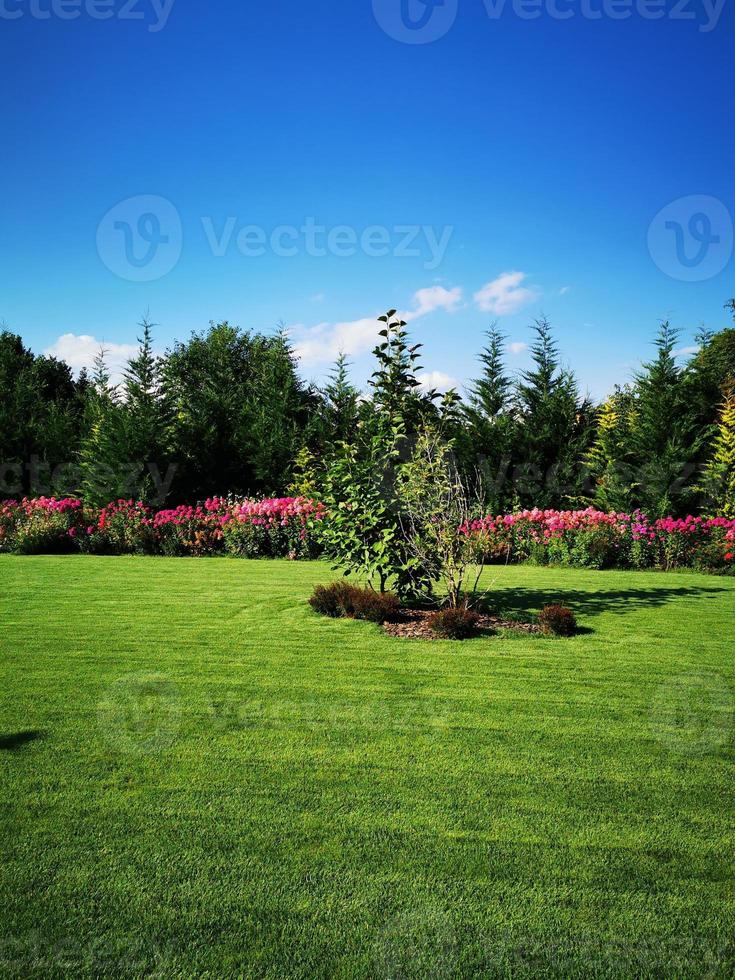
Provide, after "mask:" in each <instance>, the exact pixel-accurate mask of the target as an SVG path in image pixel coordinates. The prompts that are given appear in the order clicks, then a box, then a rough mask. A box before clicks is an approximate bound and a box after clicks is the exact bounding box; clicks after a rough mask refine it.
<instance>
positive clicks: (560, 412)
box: [514, 317, 593, 507]
mask: <svg viewBox="0 0 735 980" xmlns="http://www.w3.org/2000/svg"><path fill="white" fill-rule="evenodd" d="M534 330H535V333H536V340H535V343H534V344H533V346H532V347H531V356H532V359H533V363H534V366H533V368H532V369H531V370H529V371H526V372H524V374H523V375H522V376H521V380H520V382H519V383H518V386H517V390H516V401H517V407H518V414H519V416H520V420H521V423H522V429H521V431H520V437H519V440H518V442H519V456H518V458H517V463H516V466H515V467H514V490H515V492H516V493H517V495H518V499H519V502H520V503H522V504H524V505H526V506H538V507H557V506H562V505H568V504H570V503H572V502H574V501H575V500H576V499H578V498H579V496H580V494H581V492H582V488H583V482H584V472H583V470H582V469H581V467H580V466H579V462H580V458H581V457H582V455H583V454H584V453H585V452H586V451H587V449H588V448H589V443H590V441H591V434H592V418H593V411H592V405H591V402H589V400H588V399H585V400H584V401H580V397H579V390H578V386H577V381H576V379H575V377H574V375H573V374H572V372H571V371H569V370H568V369H565V368H562V367H561V364H560V360H559V350H558V347H557V345H556V342H555V341H554V338H553V335H552V332H551V325H550V324H549V321H548V320H547V319H546V317H542V318H541V319H539V320H537V321H536V323H535V326H534Z"/></svg>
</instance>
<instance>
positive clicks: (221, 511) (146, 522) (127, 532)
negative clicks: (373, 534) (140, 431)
mask: <svg viewBox="0 0 735 980" xmlns="http://www.w3.org/2000/svg"><path fill="white" fill-rule="evenodd" d="M323 516H324V507H323V506H322V505H321V504H319V503H316V502H315V501H312V500H306V499H304V498H302V497H284V498H279V499H273V500H245V501H242V500H241V501H234V500H226V499H224V498H220V497H213V498H211V499H209V500H207V501H205V502H204V503H203V504H197V505H196V506H193V507H192V506H186V505H182V506H180V507H175V508H172V509H168V510H159V511H153V510H151V508H149V507H146V506H145V504H142V503H140V502H138V501H135V500H116V501H113V502H112V503H110V504H107V505H106V506H105V507H103V508H101V509H97V508H89V507H86V506H85V505H83V504H82V502H81V501H80V500H75V499H71V498H69V499H65V500H55V499H52V498H46V497H39V498H37V499H35V500H21V501H15V500H6V501H2V502H0V551H13V552H18V553H24V554H31V553H40V552H46V553H56V552H64V551H75V550H78V551H82V552H87V553H91V554H113V555H132V554H147V555H169V556H187V555H188V556H192V557H206V556H211V555H225V554H232V555H238V556H241V557H246V558H263V557H267V558H292V559H296V558H314V557H317V555H318V554H319V545H318V543H317V536H316V533H315V529H316V525H317V522H319V521H321V519H322V518H323Z"/></svg>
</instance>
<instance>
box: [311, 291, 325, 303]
mask: <svg viewBox="0 0 735 980" xmlns="http://www.w3.org/2000/svg"><path fill="white" fill-rule="evenodd" d="M325 299H326V296H325V295H324V293H314V295H313V296H310V297H309V302H310V303H323V302H324V300H325Z"/></svg>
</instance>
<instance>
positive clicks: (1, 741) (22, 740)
mask: <svg viewBox="0 0 735 980" xmlns="http://www.w3.org/2000/svg"><path fill="white" fill-rule="evenodd" d="M38 738H43V732H40V731H27V732H14V733H13V734H12V735H0V749H5V750H6V751H7V752H15V750H16V749H22V748H23V746H24V745H27V744H28V743H29V742H35V741H36V739H38Z"/></svg>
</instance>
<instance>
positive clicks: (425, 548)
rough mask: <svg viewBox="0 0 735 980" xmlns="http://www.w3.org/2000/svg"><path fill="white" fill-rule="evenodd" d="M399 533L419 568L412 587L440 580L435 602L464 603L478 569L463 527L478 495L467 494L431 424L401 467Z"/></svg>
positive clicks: (474, 589)
mask: <svg viewBox="0 0 735 980" xmlns="http://www.w3.org/2000/svg"><path fill="white" fill-rule="evenodd" d="M399 494H400V498H401V504H402V507H401V532H402V534H403V537H404V539H405V542H406V546H407V550H408V553H409V555H411V556H412V557H413V559H414V560H415V567H416V568H417V569H419V570H420V573H421V579H420V581H419V582H418V583H417V584H416V588H415V591H416V592H420V591H421V590H422V589H424V590H425V594H426V596H427V597H428V596H430V595H431V587H432V585H433V584H434V583H435V582H436V583H440V585H441V588H442V595H441V596H440V601H441V602H443V603H445V604H446V605H448V606H450V607H451V608H453V609H456V608H457V607H459V606H460V605H463V604H464V605H470V604H471V603H472V602H473V601H474V599H475V597H476V593H477V586H478V583H479V580H480V575H481V573H482V564H481V563H480V562H478V555H477V549H476V547H475V545H474V544H473V541H472V538H471V537H470V536H469V535H468V534H467V526H468V525H469V523H470V522H471V521H472V519H473V518H475V517H479V516H480V504H481V494H480V493H471V492H470V490H469V488H468V483H467V480H466V479H465V478H463V476H462V474H461V473H460V471H459V469H458V468H457V466H456V463H455V460H454V454H453V450H452V446H451V444H450V443H449V442H447V441H446V440H444V439H443V438H442V436H441V434H440V433H439V432H438V431H437V430H436V429H435V428H426V429H424V430H423V431H422V432H421V433H419V436H418V439H417V442H416V446H415V449H414V452H413V456H412V458H411V459H410V460H409V462H408V463H406V464H405V465H404V466H403V468H402V471H401V476H400V483H399Z"/></svg>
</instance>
